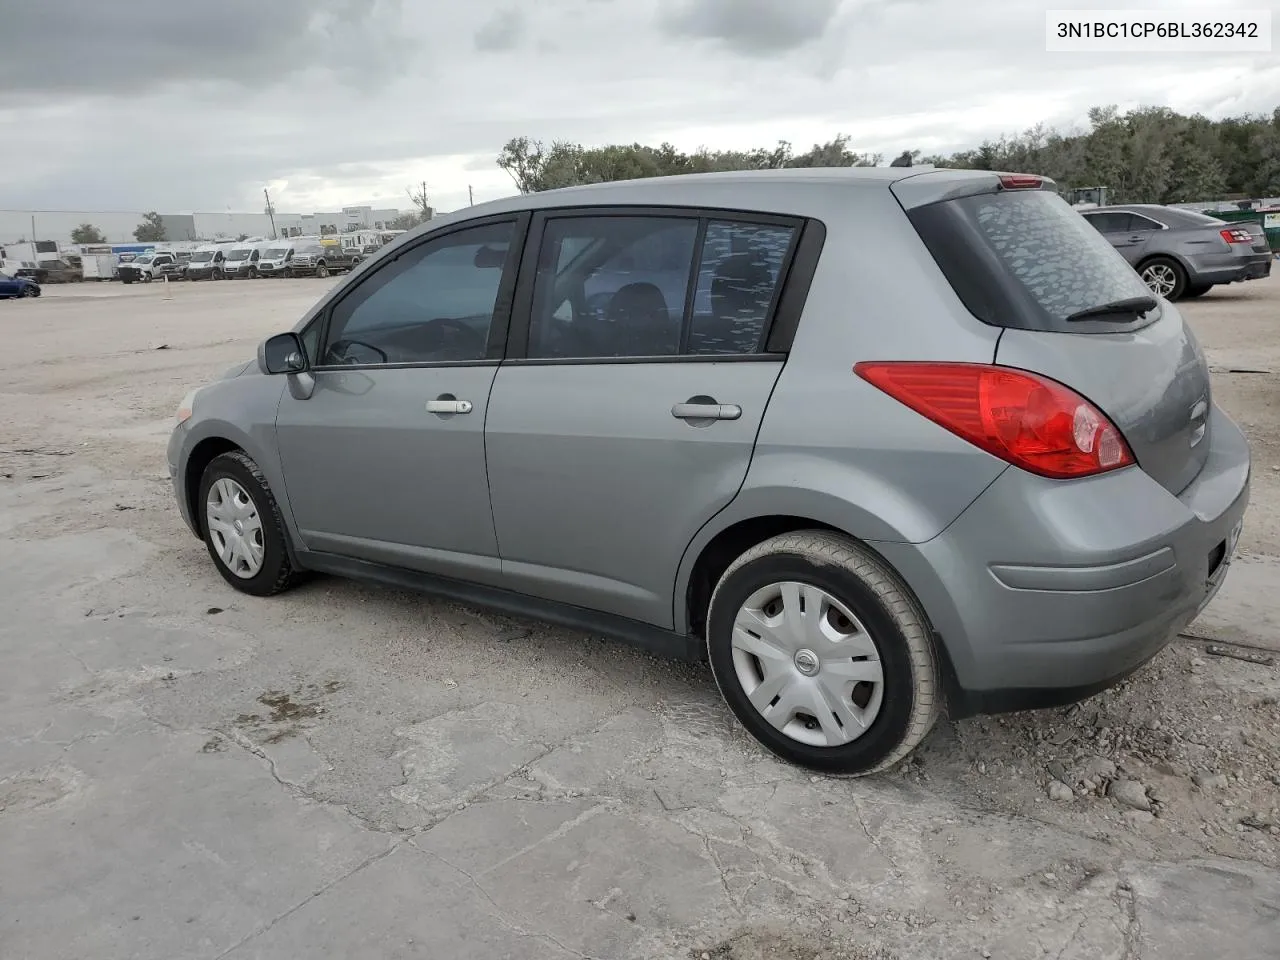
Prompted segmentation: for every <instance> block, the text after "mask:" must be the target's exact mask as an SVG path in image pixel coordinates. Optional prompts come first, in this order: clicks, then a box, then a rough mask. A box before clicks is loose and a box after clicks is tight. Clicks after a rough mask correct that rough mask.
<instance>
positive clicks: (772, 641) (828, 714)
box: [707, 530, 942, 775]
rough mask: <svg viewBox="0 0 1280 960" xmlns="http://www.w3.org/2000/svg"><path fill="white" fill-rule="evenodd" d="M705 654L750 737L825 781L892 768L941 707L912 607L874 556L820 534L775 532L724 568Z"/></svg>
mask: <svg viewBox="0 0 1280 960" xmlns="http://www.w3.org/2000/svg"><path fill="white" fill-rule="evenodd" d="M707 653H708V657H709V659H710V662H711V670H712V673H713V674H714V676H715V679H716V684H717V685H718V686H719V688H720V692H721V694H722V695H723V696H724V699H725V701H726V702H727V703H728V705H729V708H730V709H731V710H732V711H733V712H734V714H735V715H736V716H737V718H738V720H739V721H741V723H742V725H743V726H744V727H746V728H747V731H748V732H749V733H750V734H751V735H752V736H754V737H755V738H756V739H757V740H758V741H760V743H761V744H763V745H764V746H765V747H766V748H768V749H769V750H770V751H772V752H773V753H774V754H776V755H777V756H779V757H781V758H782V759H784V760H786V761H788V762H790V763H794V764H798V765H799V766H802V767H807V768H809V769H812V770H816V771H820V772H823V773H829V774H843V775H863V774H869V773H875V772H876V771H878V770H883V769H886V768H888V767H891V766H892V765H894V764H895V763H897V762H898V761H899V760H901V759H902V758H904V757H905V756H907V754H909V753H910V752H911V751H912V750H913V749H915V747H916V746H917V745H918V744H919V743H920V741H921V740H923V739H924V737H925V735H926V734H927V733H928V732H929V730H930V729H931V728H932V727H933V725H934V723H935V721H936V720H937V718H938V714H939V711H940V708H941V704H942V684H941V678H940V673H939V666H938V659H937V655H936V654H935V652H934V649H933V644H932V640H931V629H930V627H929V624H928V621H927V619H926V617H925V614H924V611H923V610H922V609H921V608H920V605H919V603H918V602H917V601H916V600H915V598H914V597H913V596H912V595H911V593H910V591H909V590H908V589H907V587H906V585H905V584H903V583H902V582H901V581H900V580H899V579H898V577H897V576H896V575H895V574H894V573H893V571H892V570H891V569H890V568H889V567H888V566H887V565H886V564H885V563H884V561H883V560H881V559H880V558H879V557H878V556H876V555H875V554H874V553H872V552H871V551H870V550H868V549H866V548H865V547H863V546H862V545H860V544H858V543H857V542H855V541H854V540H852V539H850V538H848V537H845V536H843V535H840V534H836V533H832V532H828V531H822V530H809V531H801V532H797V533H787V534H782V535H781V536H777V537H774V538H773V539H771V540H767V541H765V542H764V543H761V544H758V545H757V546H755V547H752V548H751V549H750V550H748V551H747V552H746V553H744V554H743V555H742V556H740V557H739V558H738V559H737V560H735V561H734V562H733V563H732V564H731V565H730V567H729V569H728V570H726V571H725V573H724V576H723V577H721V579H720V582H719V584H717V586H716V588H715V591H714V593H713V594H712V597H711V604H710V608H709V611H708V616H707Z"/></svg>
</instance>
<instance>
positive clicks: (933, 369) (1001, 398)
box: [853, 362, 1134, 480]
mask: <svg viewBox="0 0 1280 960" xmlns="http://www.w3.org/2000/svg"><path fill="white" fill-rule="evenodd" d="M853 372H854V373H856V374H857V375H858V376H860V377H861V378H862V379H864V380H866V381H867V382H868V383H871V384H873V385H874V386H876V387H879V388H880V389H881V390H883V391H884V392H885V393H887V394H889V396H891V397H893V398H894V399H895V400H897V401H899V402H900V403H903V404H905V405H906V406H908V407H910V408H911V409H912V410H915V411H916V412H917V413H919V414H920V415H921V416H923V417H926V418H928V419H929V420H932V421H933V422H934V423H936V424H938V426H940V427H943V428H945V429H947V430H950V431H951V432H952V433H954V434H955V435H956V436H958V437H960V438H962V439H964V440H967V441H969V442H970V443H972V444H973V445H974V446H976V447H980V448H982V449H983V450H986V451H987V452H988V453H990V454H993V455H994V456H997V457H999V458H1000V459H1002V460H1004V461H1006V462H1007V463H1011V464H1013V465H1014V466H1015V467H1020V468H1021V469H1023V470H1026V471H1029V472H1030V473H1035V474H1039V475H1040V476H1042V477H1050V478H1052V479H1055V480H1066V479H1074V478H1078V477H1088V476H1093V475H1094V474H1099V473H1106V472H1107V471H1109V470H1118V469H1119V468H1121V467H1127V466H1130V465H1132V464H1133V463H1134V459H1133V453H1132V452H1131V451H1130V450H1129V445H1128V444H1127V443H1125V440H1124V437H1122V436H1121V435H1120V431H1119V430H1118V429H1117V428H1116V426H1115V424H1113V423H1112V422H1111V421H1110V420H1109V419H1108V418H1107V416H1106V414H1104V413H1103V412H1102V411H1101V410H1099V409H1098V408H1097V407H1095V406H1094V405H1093V404H1091V403H1090V402H1089V401H1088V400H1086V399H1084V397H1082V396H1080V395H1079V394H1077V393H1076V392H1075V391H1073V390H1070V389H1068V388H1067V387H1064V386H1063V385H1062V384H1060V383H1058V382H1057V381H1055V380H1049V379H1048V378H1046V377H1041V376H1038V375H1036V374H1034V373H1029V372H1027V371H1025V370H1015V369H1013V368H1011V367H998V366H994V365H988V364H979V363H912V362H896V363H895V362H877V363H869V362H868V363H859V364H857V365H855V366H854V368H853Z"/></svg>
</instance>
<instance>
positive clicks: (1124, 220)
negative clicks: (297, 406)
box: [1084, 210, 1133, 233]
mask: <svg viewBox="0 0 1280 960" xmlns="http://www.w3.org/2000/svg"><path fill="white" fill-rule="evenodd" d="M1084 218H1085V219H1086V220H1088V221H1089V225H1090V226H1091V227H1093V229H1095V230H1097V231H1098V232H1099V233H1129V232H1130V231H1131V230H1132V229H1133V228H1132V227H1131V226H1130V224H1131V223H1132V222H1133V215H1132V214H1129V213H1122V212H1120V211H1114V210H1112V211H1108V212H1106V213H1087V214H1085V217H1084Z"/></svg>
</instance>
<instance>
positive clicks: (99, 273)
mask: <svg viewBox="0 0 1280 960" xmlns="http://www.w3.org/2000/svg"><path fill="white" fill-rule="evenodd" d="M118 262H119V258H117V257H116V255H115V254H114V253H112V252H111V247H110V246H107V245H103V246H96V245H95V246H90V245H88V244H85V245H84V246H81V248H80V266H81V269H82V270H83V271H84V278H85V279H86V280H114V279H115V278H116V264H117V263H118Z"/></svg>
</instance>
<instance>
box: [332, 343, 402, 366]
mask: <svg viewBox="0 0 1280 960" xmlns="http://www.w3.org/2000/svg"><path fill="white" fill-rule="evenodd" d="M351 347H359V348H360V349H361V350H368V351H369V352H370V353H373V354H377V357H378V359H377V360H361V359H360V358H359V357H352V356H349V355H348V350H350V348H351ZM325 359H326V361H328V362H330V363H337V364H347V363H350V364H356V363H386V362H387V352H386V351H385V350H381V349H379V348H378V347H375V346H374V345H373V344H371V343H364V342H363V341H361V340H335V341H334V342H333V343H332V344H330V346H329V349H328V351H327V352H326V356H325Z"/></svg>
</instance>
